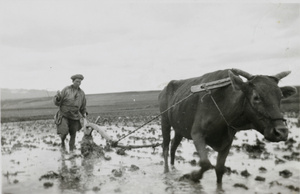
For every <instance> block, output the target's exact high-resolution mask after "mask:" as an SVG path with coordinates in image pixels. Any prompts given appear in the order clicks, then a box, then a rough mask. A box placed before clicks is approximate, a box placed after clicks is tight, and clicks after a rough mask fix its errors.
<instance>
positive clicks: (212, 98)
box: [209, 91, 238, 132]
mask: <svg viewBox="0 0 300 194" xmlns="http://www.w3.org/2000/svg"><path fill="white" fill-rule="evenodd" d="M209 94H210V98H211V100H212V101H213V103H214V104H215V106H216V108H217V109H218V111H219V113H220V115H221V116H222V118H223V120H224V121H225V123H226V125H227V127H229V128H231V129H233V130H235V132H237V131H238V129H237V128H236V127H234V126H232V125H230V124H229V123H228V121H227V120H226V118H225V116H224V115H223V113H222V111H221V109H220V108H219V106H218V104H217V102H216V101H215V99H214V97H213V96H212V95H211V92H210V91H209Z"/></svg>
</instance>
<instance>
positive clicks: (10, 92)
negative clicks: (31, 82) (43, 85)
mask: <svg viewBox="0 0 300 194" xmlns="http://www.w3.org/2000/svg"><path fill="white" fill-rule="evenodd" d="M55 94H56V92H54V91H47V90H26V89H7V88H1V100H12V99H25V98H42V97H49V96H54V95H55Z"/></svg>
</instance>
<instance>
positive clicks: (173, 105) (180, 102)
mask: <svg viewBox="0 0 300 194" xmlns="http://www.w3.org/2000/svg"><path fill="white" fill-rule="evenodd" d="M193 94H194V93H190V94H189V95H188V96H186V97H185V98H183V99H181V100H179V101H178V102H176V103H175V104H173V105H172V106H170V107H169V108H168V109H166V110H164V111H163V112H161V113H160V114H158V115H156V116H155V117H154V118H152V119H151V120H149V121H147V122H146V123H144V124H143V125H141V126H140V127H138V128H137V129H135V130H133V131H131V132H129V133H128V134H127V135H124V136H123V137H121V138H120V139H119V140H117V141H115V142H114V143H118V142H119V141H121V140H122V139H124V138H125V137H127V136H129V135H131V134H133V133H135V132H136V131H137V130H139V129H140V128H142V127H144V126H145V125H147V124H148V123H150V122H152V121H153V120H155V119H157V118H158V117H160V116H161V115H162V114H164V113H165V112H167V111H168V110H170V109H171V108H173V107H174V106H177V105H178V104H180V103H181V102H182V101H184V100H186V99H187V98H189V97H191V96H192V95H193Z"/></svg>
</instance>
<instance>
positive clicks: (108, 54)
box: [0, 0, 300, 94]
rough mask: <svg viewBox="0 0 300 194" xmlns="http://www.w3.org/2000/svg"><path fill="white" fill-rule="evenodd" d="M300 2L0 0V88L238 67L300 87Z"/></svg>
mask: <svg viewBox="0 0 300 194" xmlns="http://www.w3.org/2000/svg"><path fill="white" fill-rule="evenodd" d="M299 10H300V4H293V3H287V4H285V3H279V2H271V1H269V2H268V1H266V2H265V3H234V2H228V3H217V2H214V3H209V2H208V1H199V2H196V1H126V0H124V1H91V0H84V1H83V0H62V1H61V0H59V1H58V0H24V1H17V0H2V1H1V2H0V12H1V13H0V14H1V21H0V37H1V42H0V87H1V88H10V89H42V90H50V91H56V90H61V89H62V88H64V87H65V86H67V85H70V84H71V83H72V81H71V79H70V77H71V76H72V75H74V74H78V73H80V74H82V75H83V76H84V77H85V78H84V80H83V81H82V85H81V88H82V89H83V90H84V91H85V93H86V94H96V93H110V92H123V91H146V90H162V89H163V88H164V86H166V85H167V83H168V82H169V81H171V80H176V79H187V78H191V77H198V76H201V75H203V74H205V73H208V72H212V71H216V70H220V69H227V68H239V69H242V70H244V71H247V72H249V73H251V74H253V75H256V74H263V75H275V74H277V73H279V72H281V71H287V70H290V71H292V73H291V74H290V75H289V76H288V77H286V78H284V79H282V80H281V82H280V83H279V85H280V86H284V85H300V63H299V62H300V44H299V43H300V28H299V24H300V17H299Z"/></svg>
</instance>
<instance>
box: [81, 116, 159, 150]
mask: <svg viewBox="0 0 300 194" xmlns="http://www.w3.org/2000/svg"><path fill="white" fill-rule="evenodd" d="M98 119H99V117H98V118H97V120H96V122H97V121H98ZM85 123H86V124H85V126H84V127H83V132H84V134H85V135H92V132H93V130H95V131H97V132H98V133H99V134H100V135H101V136H102V137H103V138H104V139H106V141H107V143H108V144H109V145H111V146H112V147H119V148H123V149H136V148H146V147H152V148H155V147H157V146H160V145H161V143H156V144H151V145H119V144H118V141H115V140H113V139H112V138H111V137H110V136H109V135H108V134H107V133H106V131H105V130H104V129H103V128H101V127H100V126H99V125H97V124H95V123H91V122H89V123H87V122H85Z"/></svg>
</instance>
